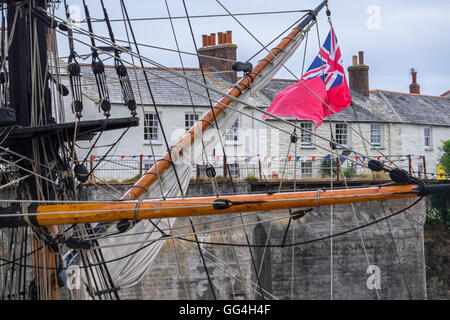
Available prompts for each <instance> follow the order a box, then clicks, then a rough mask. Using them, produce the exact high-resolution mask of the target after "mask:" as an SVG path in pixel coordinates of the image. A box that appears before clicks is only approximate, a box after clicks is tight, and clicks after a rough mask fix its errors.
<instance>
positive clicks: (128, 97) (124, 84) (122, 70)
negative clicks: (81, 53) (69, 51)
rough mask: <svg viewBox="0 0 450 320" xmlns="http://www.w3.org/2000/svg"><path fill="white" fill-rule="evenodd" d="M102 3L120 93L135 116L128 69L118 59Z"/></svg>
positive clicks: (134, 102) (101, 0) (114, 41)
mask: <svg viewBox="0 0 450 320" xmlns="http://www.w3.org/2000/svg"><path fill="white" fill-rule="evenodd" d="M100 3H101V5H102V9H103V14H104V16H105V22H106V26H107V27H108V32H109V37H110V38H111V42H112V44H113V46H114V65H115V68H116V73H117V76H118V77H119V82H120V86H121V88H122V95H123V99H124V102H125V106H126V107H127V108H128V109H129V110H130V111H131V115H132V116H133V117H135V116H136V115H137V112H136V99H135V98H134V94H133V88H132V86H131V82H130V77H129V76H128V71H127V68H126V67H125V65H124V64H123V62H122V59H120V51H121V50H119V48H118V46H117V44H116V39H115V37H114V32H113V30H112V27H111V23H110V21H109V17H108V12H107V11H106V8H105V5H104V3H103V0H100Z"/></svg>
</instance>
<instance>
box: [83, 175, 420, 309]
mask: <svg viewBox="0 0 450 320" xmlns="http://www.w3.org/2000/svg"><path fill="white" fill-rule="evenodd" d="M238 188H239V190H240V191H242V192H244V191H245V192H251V191H252V190H251V186H250V185H248V184H239V186H238ZM124 189H125V188H124ZM227 189H229V186H228V188H227V186H222V190H221V191H222V192H224V193H226V191H227ZM228 191H231V190H228ZM97 192H98V194H99V195H100V194H102V193H101V191H95V190H94V191H91V190H89V193H90V196H91V199H95V198H99V197H98V196H96V194H97ZM210 193H211V189H210V186H209V185H195V186H194V185H192V186H190V189H189V194H190V195H195V194H202V195H206V194H210ZM414 200H415V199H404V200H395V201H386V202H382V203H381V202H371V203H360V204H354V205H353V207H352V205H339V206H334V207H333V233H337V232H341V231H346V230H349V229H351V228H354V227H355V226H356V225H358V224H359V225H362V224H366V223H369V222H371V221H373V220H375V219H379V218H382V217H383V216H384V214H385V213H386V214H387V215H388V214H391V213H393V212H396V211H398V210H400V209H403V208H405V207H406V206H408V205H409V204H410V203H412V201H414ZM383 209H384V210H383ZM330 214H331V207H321V208H317V209H314V210H313V211H312V212H309V213H307V214H306V215H305V216H304V217H303V218H301V219H298V220H292V221H291V224H290V227H289V229H288V231H287V232H286V229H287V225H288V221H289V212H287V211H276V212H265V213H258V214H245V215H243V220H244V222H245V224H246V227H245V230H244V229H243V227H242V221H241V218H240V216H239V215H238V216H230V215H223V216H218V217H194V218H193V221H194V223H195V228H196V231H205V230H216V229H218V230H219V231H217V232H213V233H202V234H199V236H198V239H199V241H206V242H227V243H230V242H232V243H234V244H245V243H246V241H247V240H246V234H247V237H248V239H249V242H250V243H252V244H260V245H264V244H266V243H267V244H270V245H279V244H281V243H282V241H283V238H284V237H285V235H286V242H285V243H286V244H289V243H291V242H292V241H294V242H301V241H310V240H313V239H317V238H320V237H324V236H328V235H329V234H330ZM355 216H356V218H355ZM231 218H233V219H231ZM273 218H277V220H274V221H272V222H271V223H270V222H265V223H261V222H262V221H264V220H268V219H273ZM356 219H357V222H356ZM424 221H425V203H424V202H421V203H419V204H418V205H416V206H415V207H413V208H411V209H410V210H408V211H406V212H404V213H402V214H399V215H397V216H395V217H393V218H391V219H389V220H388V221H387V222H386V221H382V222H380V223H378V224H374V225H372V226H369V227H366V228H364V229H361V233H360V232H359V231H354V232H351V233H347V234H345V235H343V236H339V237H335V238H333V240H332V244H333V247H332V248H333V249H332V250H331V240H330V239H327V240H323V241H317V242H312V243H308V244H304V245H299V246H295V247H288V246H286V247H284V248H279V247H277V248H270V249H269V248H268V249H264V248H253V249H252V252H251V253H250V250H249V249H248V248H246V247H223V246H216V245H208V244H205V245H204V244H202V245H201V246H200V247H201V248H202V252H203V254H204V258H205V261H206V266H207V270H208V272H209V276H210V278H211V281H212V285H213V290H214V293H215V295H216V297H217V298H218V299H245V298H246V299H260V298H261V291H260V290H259V287H258V285H257V284H258V279H257V277H256V272H255V267H256V270H258V272H259V282H260V284H261V286H262V288H263V289H264V291H263V295H264V297H265V298H268V299H275V298H278V299H330V298H331V292H332V295H333V296H332V297H333V299H378V297H379V298H380V299H383V300H384V299H409V298H412V299H426V298H427V294H426V277H425V276H426V274H425V257H424V241H423V224H424ZM258 222H259V223H258ZM230 226H234V227H235V228H234V229H231V230H227V229H228V228H227V229H224V228H226V227H230ZM389 230H390V231H389ZM191 232H192V229H191V226H190V223H189V220H188V219H186V218H183V219H178V220H177V222H176V224H175V232H174V234H177V235H183V234H189V233H191ZM391 233H392V237H391ZM185 238H187V239H190V240H191V241H193V239H194V238H193V237H192V236H185ZM361 238H362V239H361ZM392 238H393V239H392ZM252 256H253V260H254V264H253V262H252V258H251V257H252ZM331 261H332V262H331ZM331 263H332V264H331ZM369 265H375V266H377V267H379V270H380V280H381V281H380V286H381V288H380V290H378V291H377V290H375V289H369V288H368V286H367V281H368V278H369V277H370V276H371V274H369V273H368V271H367V270H368V266H369ZM121 297H122V298H123V299H213V291H212V290H211V288H210V285H209V282H208V279H207V276H206V272H205V269H204V266H203V263H202V260H201V259H200V256H199V251H198V247H197V245H196V243H194V242H187V241H183V240H168V241H166V243H165V244H164V246H163V248H162V250H161V252H160V253H159V255H158V257H157V258H156V260H155V263H154V265H153V266H152V268H151V269H150V270H149V272H148V275H147V276H146V277H145V278H144V280H143V281H142V283H141V284H139V285H137V286H135V287H132V288H123V289H122V290H121Z"/></svg>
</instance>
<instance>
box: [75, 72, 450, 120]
mask: <svg viewBox="0 0 450 320" xmlns="http://www.w3.org/2000/svg"><path fill="white" fill-rule="evenodd" d="M174 69H175V70H176V71H178V72H180V73H182V70H181V69H176V68H174ZM81 70H82V75H83V78H82V79H83V80H82V81H83V82H82V83H83V93H84V94H86V95H87V96H89V97H91V98H93V99H95V98H96V97H97V96H98V93H97V87H96V84H95V78H94V75H93V73H92V71H91V67H90V64H82V65H81ZM147 70H148V72H147V75H148V78H149V81H150V86H151V88H152V93H153V96H154V98H155V101H156V103H157V104H158V105H174V106H176V105H191V97H190V95H189V93H188V91H187V90H185V89H184V88H182V87H186V86H187V84H186V81H185V80H184V79H183V78H182V77H179V76H176V75H173V74H171V73H170V72H168V71H165V70H162V69H158V68H148V69H147ZM128 71H129V76H130V79H131V82H132V86H133V92H134V95H135V98H136V101H138V102H139V101H140V100H139V90H138V87H139V88H140V93H141V96H142V99H143V102H144V104H152V99H151V96H150V93H149V90H148V89H147V84H146V82H145V78H144V75H143V73H142V72H140V70H136V75H135V72H134V69H132V68H128ZM214 71H215V70H214V69H206V70H205V75H206V82H207V84H208V85H210V86H212V87H214V88H216V89H217V90H220V91H222V92H226V91H227V90H228V89H229V88H230V86H231V83H230V82H229V80H227V79H226V78H225V77H223V76H222V75H221V74H219V73H214ZM185 72H186V75H187V76H189V77H192V78H194V79H196V80H198V81H200V82H203V77H202V74H201V72H200V70H199V69H198V68H189V69H186V71H185ZM105 73H106V76H107V81H108V90H109V93H110V98H111V102H112V103H117V104H121V103H123V102H122V91H121V87H120V83H119V81H118V78H117V75H116V71H115V69H114V67H112V66H106V68H105ZM136 76H137V81H136V78H135V77H136ZM168 80H169V81H168ZM294 83H296V80H289V79H273V80H271V81H270V82H269V83H268V84H267V85H266V86H264V87H263V88H262V89H261V90H260V91H259V92H258V93H256V94H253V95H252V96H251V97H250V99H249V101H248V102H249V103H250V104H252V105H255V106H257V107H268V106H269V105H270V103H271V102H272V101H273V99H275V97H276V95H277V94H278V93H279V92H280V91H282V90H283V89H285V88H287V87H288V86H290V85H292V84H294ZM137 84H139V86H138V85H137ZM177 84H178V85H177ZM188 86H189V88H190V89H191V90H192V91H195V92H198V93H200V94H202V95H205V96H207V93H206V89H205V88H203V87H201V86H199V85H196V84H194V83H192V82H189V83H188ZM192 91H191V92H192ZM350 93H351V96H352V105H351V106H350V107H348V108H346V109H344V110H342V111H341V112H339V115H338V116H337V115H332V116H331V120H332V121H342V118H343V119H345V121H348V122H391V123H411V124H428V125H436V126H450V97H448V96H439V97H437V96H427V95H417V94H408V93H401V92H392V91H386V90H372V91H371V92H370V96H369V97H363V96H361V95H359V94H358V93H356V92H354V91H352V90H350ZM210 95H211V97H212V98H213V99H215V100H218V99H220V98H221V95H219V94H217V93H215V92H212V91H210ZM192 100H193V102H194V105H196V106H209V102H208V100H207V99H206V98H203V97H201V96H200V95H199V94H196V93H192Z"/></svg>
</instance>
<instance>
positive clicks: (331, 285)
mask: <svg viewBox="0 0 450 320" xmlns="http://www.w3.org/2000/svg"><path fill="white" fill-rule="evenodd" d="M315 20H316V31H317V43H318V46H319V55H320V62H321V64H322V77H323V81H324V82H325V69H324V66H323V57H322V47H321V43H322V42H321V41H320V33H319V22H318V21H317V18H316V19H315ZM327 112H328V124H329V127H330V140H331V141H333V142H332V145H331V146H330V147H331V149H334V148H335V144H334V141H335V139H334V136H333V127H332V125H331V117H330V110H329V109H327ZM337 161H340V159H339V157H338V158H336V166H337ZM338 175H339V172H338V171H337V168H336V176H337V177H338ZM330 188H331V190H333V157H332V156H330ZM333 215H334V206H333V205H331V206H330V234H333ZM333 248H334V246H333V238H330V300H333V262H334V257H333Z"/></svg>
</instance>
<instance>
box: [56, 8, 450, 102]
mask: <svg viewBox="0 0 450 320" xmlns="http://www.w3.org/2000/svg"><path fill="white" fill-rule="evenodd" d="M167 1H168V4H169V8H170V12H171V15H172V16H181V15H184V8H183V4H182V1H181V0H167ZM220 1H221V3H222V4H223V5H224V6H225V7H227V8H228V9H229V10H230V11H231V12H232V13H242V12H263V11H279V10H300V9H312V8H314V7H315V6H317V5H318V4H319V3H320V0H304V1H299V0H279V1H256V0H250V1H242V0H240V1H237V0H220ZM104 2H105V5H106V6H107V9H108V13H109V16H110V18H111V19H114V18H121V17H122V13H121V11H120V6H119V1H118V0H104ZM68 3H69V4H73V5H80V4H81V1H78V0H76V1H70V0H69V1H68ZM186 4H187V6H188V10H189V14H190V15H202V14H217V13H225V11H224V9H223V8H221V7H220V6H219V4H218V3H217V2H216V1H215V0H208V1H206V0H186ZM329 4H330V9H331V11H332V21H333V25H334V27H335V30H336V34H337V36H338V39H339V44H340V46H341V50H342V53H343V58H344V64H345V66H346V67H347V66H348V65H350V63H351V57H352V55H354V54H357V52H358V51H359V50H363V51H365V62H366V64H368V65H369V66H370V71H369V73H370V88H371V89H386V90H394V91H403V92H408V90H409V88H408V86H409V84H410V82H411V77H410V68H412V67H414V68H416V69H417V71H418V81H419V83H420V85H421V92H422V93H423V94H431V95H440V94H442V93H444V92H445V91H447V90H450V76H449V71H450V61H449V56H450V42H449V41H448V39H449V35H448V32H449V31H450V18H449V13H450V2H449V1H447V0H435V1H427V2H425V1H419V0H401V1H388V0H372V1H366V0H359V1H354V0H330V1H329ZM88 5H89V8H90V12H91V15H92V16H93V17H96V18H102V17H103V13H102V11H101V9H100V6H99V1H96V0H89V1H88ZM126 5H127V8H128V10H129V14H130V17H131V18H146V17H164V16H167V9H166V6H165V1H164V0H152V1H139V0H127V1H126ZM368 9H369V10H368ZM377 11H378V12H379V13H380V14H379V18H380V19H377ZM58 15H59V16H62V10H58ZM301 15H302V14H301V13H289V14H277V15H261V16H249V17H244V16H240V17H238V19H239V20H240V21H241V22H242V23H243V24H244V25H245V26H246V27H247V28H248V29H249V30H250V31H251V32H252V33H253V34H254V35H255V36H256V38H257V39H259V40H260V41H261V42H263V43H268V42H269V41H271V40H272V39H273V38H274V37H275V36H277V35H278V34H279V33H281V32H282V31H283V30H285V29H286V28H288V27H289V25H291V24H292V23H294V22H295V21H296V20H297V19H298V18H299V17H300V16H301ZM81 18H84V11H82V12H81ZM191 21H192V25H193V29H194V33H195V35H196V36H195V39H196V41H197V44H198V45H201V35H202V34H210V33H213V32H219V31H226V30H232V31H233V42H234V43H235V44H237V45H238V59H240V60H246V59H248V58H249V57H250V56H252V55H253V54H254V53H255V52H256V51H257V50H259V49H260V48H261V47H260V45H259V44H258V43H257V42H256V41H255V40H254V39H252V38H251V36H250V35H249V34H248V33H247V32H246V31H245V30H243V28H242V27H241V26H239V25H238V24H237V23H236V22H235V21H234V20H233V19H232V18H231V17H224V18H203V19H192V20H191ZM318 25H319V34H320V39H321V41H322V42H323V40H324V39H325V37H326V35H327V33H328V31H329V25H328V22H327V20H326V15H325V11H322V12H321V14H320V19H319V23H318ZM82 26H83V27H86V25H84V24H82ZM174 26H175V29H176V33H177V36H178V40H179V42H180V46H181V50H184V51H189V52H194V47H193V44H192V38H191V35H190V31H189V27H188V25H187V23H186V20H185V19H179V20H174ZM378 27H379V28H378ZM113 28H114V31H115V34H116V37H117V38H120V39H126V34H125V32H124V26H123V23H120V22H116V23H113ZM134 28H135V32H136V36H137V38H138V41H139V42H142V43H146V44H151V45H156V46H161V47H168V48H175V43H174V39H173V35H172V32H171V29H170V23H169V21H167V20H162V21H143V22H134ZM94 31H95V32H96V33H99V34H102V35H107V32H106V28H105V26H104V25H103V23H95V24H94ZM59 42H60V46H61V45H63V46H67V45H66V40H65V39H63V38H62V37H59ZM318 48H319V46H318V40H317V33H316V31H315V30H314V31H312V32H311V33H310V38H309V43H308V50H307V55H306V66H305V67H306V68H307V67H308V66H309V64H310V63H311V62H312V59H313V58H314V56H315V55H316V54H317V52H318ZM303 50H304V47H303V46H302V47H301V48H300V49H299V50H298V52H297V53H296V54H295V55H294V56H293V57H292V58H291V60H290V61H289V63H288V65H287V66H288V67H289V68H290V69H291V70H292V71H293V72H294V73H295V74H296V75H300V74H301V69H302V60H303ZM77 51H78V52H79V53H86V52H87V51H88V49H87V48H86V47H83V46H80V45H77ZM142 53H143V55H145V56H146V57H148V58H151V59H153V60H156V61H158V62H160V63H163V64H165V65H167V66H180V62H179V59H178V56H177V54H174V53H168V52H165V51H161V50H155V49H142ZM259 57H260V56H259ZM183 59H184V63H185V65H186V66H189V67H197V62H196V58H195V57H192V56H186V55H185V56H183ZM256 60H257V59H256ZM109 61H111V60H109ZM276 77H277V78H292V76H291V75H290V74H289V73H288V72H287V71H285V70H282V71H280V72H279V73H278V75H277V76H276Z"/></svg>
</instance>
